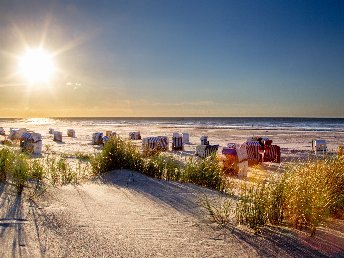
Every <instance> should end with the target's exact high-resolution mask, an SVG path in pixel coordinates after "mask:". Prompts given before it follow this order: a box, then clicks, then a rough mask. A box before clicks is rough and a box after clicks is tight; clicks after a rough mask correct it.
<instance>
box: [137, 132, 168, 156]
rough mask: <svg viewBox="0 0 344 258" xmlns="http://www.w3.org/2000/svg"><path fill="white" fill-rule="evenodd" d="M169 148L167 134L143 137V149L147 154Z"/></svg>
mask: <svg viewBox="0 0 344 258" xmlns="http://www.w3.org/2000/svg"><path fill="white" fill-rule="evenodd" d="M167 150H168V138H167V136H156V137H146V138H143V139H142V151H143V153H144V154H145V155H152V154H155V153H158V152H161V151H167Z"/></svg>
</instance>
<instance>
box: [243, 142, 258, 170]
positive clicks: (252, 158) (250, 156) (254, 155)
mask: <svg viewBox="0 0 344 258" xmlns="http://www.w3.org/2000/svg"><path fill="white" fill-rule="evenodd" d="M244 144H246V152H247V160H248V165H249V166H252V165H257V164H259V163H260V162H261V158H260V153H259V151H260V150H261V145H260V143H259V142H258V141H251V142H246V143H244Z"/></svg>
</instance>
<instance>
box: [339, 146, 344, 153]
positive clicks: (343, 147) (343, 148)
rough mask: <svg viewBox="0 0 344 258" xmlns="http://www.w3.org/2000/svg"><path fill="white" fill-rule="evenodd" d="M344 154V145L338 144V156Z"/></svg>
mask: <svg viewBox="0 0 344 258" xmlns="http://www.w3.org/2000/svg"><path fill="white" fill-rule="evenodd" d="M342 155H344V145H339V146H338V156H342Z"/></svg>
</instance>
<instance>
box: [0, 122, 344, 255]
mask: <svg viewBox="0 0 344 258" xmlns="http://www.w3.org/2000/svg"><path fill="white" fill-rule="evenodd" d="M49 122H50V123H49ZM1 126H2V127H4V129H5V131H6V132H8V131H9V128H10V127H18V128H20V127H25V128H27V129H30V130H32V131H35V132H38V133H41V134H42V138H43V152H42V155H41V156H39V157H36V158H38V159H40V158H45V157H46V156H47V155H65V156H67V157H68V155H70V156H72V155H73V154H75V153H77V152H81V153H88V154H92V153H97V152H99V151H100V149H101V148H99V147H98V146H93V145H91V136H92V133H94V132H98V131H99V132H103V133H105V131H106V130H112V131H115V132H116V133H117V134H118V135H119V136H121V137H123V138H128V133H129V132H131V131H140V132H141V135H142V137H146V136H156V135H166V136H168V137H169V138H170V137H171V136H172V133H173V132H180V133H182V132H188V133H189V134H190V144H187V145H185V150H184V151H182V152H174V153H173V152H172V151H169V152H168V153H170V154H171V155H174V156H176V157H179V158H180V159H181V160H183V159H185V158H186V157H188V156H193V155H194V151H195V147H196V145H197V144H199V141H200V140H199V138H200V136H202V135H207V136H208V137H209V138H208V139H209V141H210V143H211V144H219V145H220V149H219V152H221V149H222V148H221V147H223V146H226V145H227V143H229V142H233V143H242V142H244V141H245V140H246V139H247V137H249V136H253V135H254V136H265V137H269V138H270V139H272V140H273V143H274V144H277V145H279V146H280V147H281V152H282V162H281V164H272V163H271V164H270V163H267V164H264V166H263V167H264V169H265V170H264V171H265V172H267V173H281V171H282V169H283V166H284V165H285V164H288V163H289V162H291V161H295V160H297V159H306V158H307V157H309V156H310V155H312V154H311V152H310V149H311V140H312V139H314V138H317V139H325V140H326V141H327V143H328V149H329V151H330V152H331V151H333V152H335V151H336V149H337V146H338V145H340V144H342V143H343V142H344V133H343V132H340V131H339V132H326V131H321V132H319V131H317V132H309V131H308V132H304V131H293V130H268V131H267V130H259V129H252V130H250V129H246V130H235V129H221V128H220V129H219V128H204V127H187V126H185V127H183V128H177V127H172V126H157V125H154V124H152V125H146V126H140V127H135V126H132V125H127V126H123V125H121V126H111V125H109V126H107V127H104V126H100V125H93V124H89V125H85V124H83V125H78V124H68V122H64V123H63V122H62V123H56V122H54V123H51V121H48V122H46V123H41V124H36V123H34V122H33V123H28V122H24V121H23V122H20V121H19V122H18V121H16V122H12V123H9V124H2V125H1ZM49 128H54V129H55V130H58V131H61V132H62V133H63V142H62V143H57V142H54V141H53V139H52V135H51V134H49V133H48V131H49ZM68 128H72V129H74V130H75V132H76V137H75V138H70V137H67V135H66V131H67V129H68ZM135 143H136V144H137V145H138V146H140V145H141V141H135ZM67 159H69V160H71V161H73V158H72V157H71V158H67ZM255 173H256V170H255V169H253V168H250V169H249V177H250V176H252V175H253V174H255ZM204 196H208V197H209V198H212V199H217V198H219V196H220V193H219V192H216V191H213V190H209V189H206V188H202V187H199V186H195V185H192V184H182V183H176V182H169V181H163V180H157V179H152V178H149V177H146V176H144V175H141V174H139V173H137V172H133V171H128V170H118V171H111V172H109V173H106V174H104V175H102V176H100V177H96V178H93V179H92V180H89V181H87V182H85V183H82V184H79V185H66V186H61V187H48V188H47V189H46V191H45V192H44V193H43V194H42V195H40V196H39V197H35V198H31V196H30V189H27V190H25V191H24V193H23V195H22V196H17V195H16V194H15V192H14V190H13V187H12V186H11V185H0V220H1V221H0V243H1V244H2V248H1V251H0V256H1V257H261V256H263V257H343V255H344V251H343V250H344V244H343V243H344V241H343V236H344V224H343V221H342V220H333V221H332V222H331V223H330V224H329V225H325V226H322V227H320V228H319V229H318V231H317V234H316V236H315V237H309V234H307V232H301V231H297V230H294V229H287V228H273V227H267V228H265V229H264V230H263V231H262V232H261V233H259V234H254V232H252V231H251V230H249V229H247V228H245V227H236V228H233V230H220V229H219V228H218V227H217V226H216V225H214V224H212V223H210V222H209V220H208V219H207V211H206V210H205V209H204V208H203V207H202V205H201V202H202V198H204Z"/></svg>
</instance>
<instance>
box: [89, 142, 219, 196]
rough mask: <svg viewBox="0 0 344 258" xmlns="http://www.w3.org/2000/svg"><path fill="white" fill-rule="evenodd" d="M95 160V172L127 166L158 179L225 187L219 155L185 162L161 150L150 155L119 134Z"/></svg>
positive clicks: (107, 143) (214, 187)
mask: <svg viewBox="0 0 344 258" xmlns="http://www.w3.org/2000/svg"><path fill="white" fill-rule="evenodd" d="M91 164H92V167H93V171H94V173H95V174H101V173H104V172H107V171H110V170H113V169H122V168H123V169H131V170H135V171H138V172H140V173H143V174H145V175H147V176H150V177H154V178H158V179H165V180H174V181H179V182H188V183H193V184H197V185H201V186H205V187H209V188H213V189H217V190H223V188H224V187H223V186H224V181H223V177H222V170H221V167H220V166H219V163H218V162H217V158H216V156H215V155H214V156H210V157H208V158H206V159H203V160H200V159H189V160H188V161H187V162H186V163H185V164H183V163H181V162H180V161H178V160H176V159H175V158H173V157H171V156H168V155H166V154H163V153H159V152H157V153H155V154H154V155H151V156H148V157H147V156H145V155H143V154H142V153H141V152H140V150H139V149H138V148H137V146H135V145H134V144H132V143H131V142H130V141H125V140H123V139H121V138H119V137H113V138H111V139H110V140H109V141H107V142H106V143H105V145H104V148H103V149H102V152H101V153H99V154H98V155H96V156H95V157H94V158H93V159H92V161H91Z"/></svg>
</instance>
